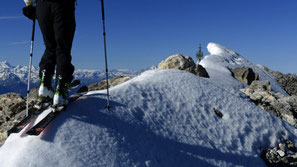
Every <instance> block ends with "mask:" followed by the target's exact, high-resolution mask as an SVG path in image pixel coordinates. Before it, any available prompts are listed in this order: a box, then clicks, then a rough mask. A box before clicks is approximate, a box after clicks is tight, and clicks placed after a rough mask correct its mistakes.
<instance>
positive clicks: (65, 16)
mask: <svg viewBox="0 0 297 167" xmlns="http://www.w3.org/2000/svg"><path fill="white" fill-rule="evenodd" d="M52 11H53V18H54V31H55V38H56V43H57V50H56V63H57V67H56V79H57V82H56V84H57V85H56V93H55V94H57V96H56V95H55V97H54V104H55V103H57V104H61V103H63V102H61V99H64V100H65V99H66V96H67V94H68V92H67V84H69V83H71V81H72V79H73V72H74V66H73V65H72V64H71V48H72V41H73V37H74V32H75V26H76V25H75V15H74V12H75V2H74V0H61V1H59V2H56V3H54V5H53V7H52Z"/></svg>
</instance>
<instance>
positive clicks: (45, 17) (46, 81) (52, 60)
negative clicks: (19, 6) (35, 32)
mask: <svg viewBox="0 0 297 167" xmlns="http://www.w3.org/2000/svg"><path fill="white" fill-rule="evenodd" d="M36 3H37V5H36V16H37V19H38V23H39V27H40V30H41V32H42V35H43V41H44V44H45V47H46V49H45V52H44V54H43V56H42V58H41V61H40V63H39V67H40V72H39V77H40V81H41V82H40V87H39V92H38V95H39V97H40V98H53V88H52V76H53V74H54V70H55V64H56V46H57V44H56V41H55V35H54V28H53V19H52V17H51V9H50V8H51V4H50V3H49V2H47V1H40V0H37V2H36Z"/></svg>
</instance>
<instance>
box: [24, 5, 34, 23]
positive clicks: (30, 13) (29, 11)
mask: <svg viewBox="0 0 297 167" xmlns="http://www.w3.org/2000/svg"><path fill="white" fill-rule="evenodd" d="M35 13H36V7H35V6H33V5H28V6H26V7H24V8H23V14H24V16H26V17H28V18H29V19H30V20H34V19H35Z"/></svg>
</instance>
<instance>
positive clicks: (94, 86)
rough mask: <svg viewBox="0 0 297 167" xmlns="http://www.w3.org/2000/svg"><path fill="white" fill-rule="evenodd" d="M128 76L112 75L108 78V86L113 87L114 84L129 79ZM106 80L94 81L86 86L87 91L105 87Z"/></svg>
mask: <svg viewBox="0 0 297 167" xmlns="http://www.w3.org/2000/svg"><path fill="white" fill-rule="evenodd" d="M130 79H131V78H130V77H127V76H118V77H114V78H111V79H109V80H108V85H109V88H111V87H114V86H116V85H119V84H121V83H124V82H126V81H128V80H130ZM106 88H107V87H106V80H103V81H101V82H98V83H94V84H91V85H89V86H88V91H94V90H103V89H106Z"/></svg>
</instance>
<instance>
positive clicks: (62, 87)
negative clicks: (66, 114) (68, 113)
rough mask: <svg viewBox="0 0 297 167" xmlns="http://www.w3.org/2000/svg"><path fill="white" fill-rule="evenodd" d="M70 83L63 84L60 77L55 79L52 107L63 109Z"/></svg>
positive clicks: (66, 101) (66, 102)
mask: <svg viewBox="0 0 297 167" xmlns="http://www.w3.org/2000/svg"><path fill="white" fill-rule="evenodd" d="M70 85H71V84H70V83H65V82H64V81H63V78H62V75H59V76H58V77H57V78H56V90H55V94H54V99H53V107H54V108H58V107H63V106H66V105H67V104H68V99H67V97H68V93H69V87H70Z"/></svg>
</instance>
